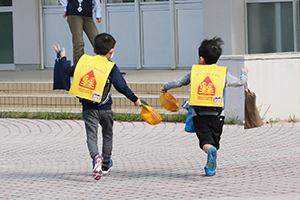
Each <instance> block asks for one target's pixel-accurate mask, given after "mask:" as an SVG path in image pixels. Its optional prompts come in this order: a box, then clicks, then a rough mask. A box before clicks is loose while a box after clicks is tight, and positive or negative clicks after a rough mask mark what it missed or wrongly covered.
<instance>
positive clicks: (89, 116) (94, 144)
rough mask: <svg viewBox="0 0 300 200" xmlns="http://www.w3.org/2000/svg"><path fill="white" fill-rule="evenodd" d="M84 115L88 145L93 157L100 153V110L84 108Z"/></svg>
mask: <svg viewBox="0 0 300 200" xmlns="http://www.w3.org/2000/svg"><path fill="white" fill-rule="evenodd" d="M82 117H83V120H84V124H85V130H86V137H87V140H86V142H87V146H88V150H89V152H90V156H91V158H92V159H94V157H95V156H96V155H97V154H98V152H99V151H98V126H99V116H98V110H93V109H89V110H84V111H83V112H82Z"/></svg>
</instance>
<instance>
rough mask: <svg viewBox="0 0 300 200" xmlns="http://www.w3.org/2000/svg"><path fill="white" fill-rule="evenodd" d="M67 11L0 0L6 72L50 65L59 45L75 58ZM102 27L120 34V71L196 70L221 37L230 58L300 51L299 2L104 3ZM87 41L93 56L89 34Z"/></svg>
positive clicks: (30, 0) (55, 5)
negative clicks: (205, 46)
mask: <svg viewBox="0 0 300 200" xmlns="http://www.w3.org/2000/svg"><path fill="white" fill-rule="evenodd" d="M1 2H2V3H1ZM62 14H63V8H62V6H61V5H59V1H58V0H26V1H24V0H1V1H0V23H1V25H2V27H3V28H2V30H1V31H0V34H1V36H2V37H1V39H0V40H1V47H0V48H1V49H0V51H1V55H0V70H16V71H19V70H43V69H46V68H51V67H53V57H54V55H53V45H54V44H60V45H61V46H64V47H65V48H66V49H67V56H68V57H70V58H71V57H72V42H71V34H70V31H69V27H68V24H67V22H66V19H63V18H62ZM97 27H98V30H99V32H108V33H111V34H112V35H113V36H114V37H115V38H116V40H117V45H116V54H115V57H114V60H115V61H116V62H117V63H118V64H119V67H120V68H130V69H184V68H190V66H191V65H192V64H194V63H197V48H198V46H199V45H200V42H201V41H202V40H203V39H204V38H211V37H213V36H216V35H217V36H220V37H222V38H223V40H224V41H225V45H224V55H237V54H256V53H274V52H297V51H299V48H300V45H299V42H300V39H299V37H300V35H299V34H300V31H299V0H169V1H168V0H156V1H155V0H103V1H102V22H101V23H100V24H97ZM85 44H86V48H85V49H86V53H88V54H93V51H92V47H91V45H90V43H89V41H88V40H87V38H86V37H85Z"/></svg>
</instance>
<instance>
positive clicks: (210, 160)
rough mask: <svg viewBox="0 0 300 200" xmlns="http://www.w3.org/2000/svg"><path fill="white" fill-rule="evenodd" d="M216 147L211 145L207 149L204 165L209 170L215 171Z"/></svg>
mask: <svg viewBox="0 0 300 200" xmlns="http://www.w3.org/2000/svg"><path fill="white" fill-rule="evenodd" d="M216 160H217V148H216V147H214V146H212V147H210V149H209V150H208V154H207V163H206V167H207V168H208V169H209V170H210V171H215V169H216V167H217V161H216Z"/></svg>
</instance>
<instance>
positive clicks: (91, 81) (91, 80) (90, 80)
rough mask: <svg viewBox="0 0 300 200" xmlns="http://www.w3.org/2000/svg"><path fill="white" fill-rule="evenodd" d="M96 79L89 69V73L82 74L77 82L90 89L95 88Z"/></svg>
mask: <svg viewBox="0 0 300 200" xmlns="http://www.w3.org/2000/svg"><path fill="white" fill-rule="evenodd" d="M96 84H97V83H96V79H95V75H94V72H93V70H92V71H90V72H89V73H87V74H86V75H84V76H83V77H82V78H81V79H80V82H79V86H81V87H84V88H87V89H91V90H95V88H96Z"/></svg>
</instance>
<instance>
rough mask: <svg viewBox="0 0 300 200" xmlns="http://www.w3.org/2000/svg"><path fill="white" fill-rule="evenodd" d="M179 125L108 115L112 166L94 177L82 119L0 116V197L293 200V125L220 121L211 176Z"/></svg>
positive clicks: (298, 170) (297, 169)
mask: <svg viewBox="0 0 300 200" xmlns="http://www.w3.org/2000/svg"><path fill="white" fill-rule="evenodd" d="M183 128H184V124H183V123H161V124H159V125H156V126H151V125H148V124H147V123H145V122H117V121H116V122H115V124H114V133H115V136H114V149H113V156H112V159H113V161H114V166H113V168H112V169H111V171H110V172H109V174H107V175H104V176H103V177H102V178H101V180H100V181H94V180H93V178H92V163H91V159H90V158H89V154H88V150H87V147H86V141H85V130H84V124H83V121H81V120H31V119H0V130H1V132H0V138H1V145H0V152H1V157H0V199H220V200H237V199H247V200H250V199H261V200H267V199H272V200H279V199H280V200H281V199H293V200H294V199H300V189H299V188H300V165H299V153H300V139H299V134H300V123H278V124H266V125H263V126H262V127H260V128H256V129H250V130H244V129H243V126H238V125H225V126H224V133H223V137H222V141H221V149H220V150H219V151H218V160H217V161H218V167H217V171H216V173H217V174H216V175H215V176H213V177H206V176H204V170H203V167H204V165H205V162H206V155H205V154H204V153H203V152H202V151H201V150H200V149H199V146H198V140H197V138H196V136H195V134H191V133H186V132H184V131H183ZM100 140H101V137H100Z"/></svg>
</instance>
